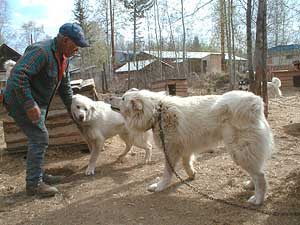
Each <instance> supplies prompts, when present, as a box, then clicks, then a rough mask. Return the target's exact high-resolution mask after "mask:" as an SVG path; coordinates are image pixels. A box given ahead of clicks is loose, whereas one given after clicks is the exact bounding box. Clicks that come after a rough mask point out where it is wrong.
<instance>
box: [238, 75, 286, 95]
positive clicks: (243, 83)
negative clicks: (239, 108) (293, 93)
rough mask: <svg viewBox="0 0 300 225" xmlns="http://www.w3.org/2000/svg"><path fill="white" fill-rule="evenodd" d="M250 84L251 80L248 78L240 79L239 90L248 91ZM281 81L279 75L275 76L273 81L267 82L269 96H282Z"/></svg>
mask: <svg viewBox="0 0 300 225" xmlns="http://www.w3.org/2000/svg"><path fill="white" fill-rule="evenodd" d="M249 86H250V80H249V79H248V78H245V79H242V80H240V81H239V90H242V91H248V90H249ZM280 87H281V81H280V79H279V78H277V77H273V78H272V81H271V82H270V81H268V82H267V89H268V96H269V97H270V98H275V97H281V96H282V93H281V90H280Z"/></svg>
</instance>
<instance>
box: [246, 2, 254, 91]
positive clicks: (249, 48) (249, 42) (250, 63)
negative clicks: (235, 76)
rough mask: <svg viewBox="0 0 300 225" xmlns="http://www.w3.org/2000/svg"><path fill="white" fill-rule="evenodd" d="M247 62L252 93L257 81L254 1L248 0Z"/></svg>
mask: <svg viewBox="0 0 300 225" xmlns="http://www.w3.org/2000/svg"><path fill="white" fill-rule="evenodd" d="M246 17H247V18H246V19H247V22H246V23H247V60H248V76H249V80H250V91H252V92H255V81H254V72H253V60H252V59H253V58H252V0H247V15H246Z"/></svg>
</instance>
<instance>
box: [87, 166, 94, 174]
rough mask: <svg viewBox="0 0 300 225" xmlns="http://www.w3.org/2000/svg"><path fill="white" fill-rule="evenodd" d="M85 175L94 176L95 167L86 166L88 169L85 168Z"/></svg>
mask: <svg viewBox="0 0 300 225" xmlns="http://www.w3.org/2000/svg"><path fill="white" fill-rule="evenodd" d="M85 175H87V176H90V175H95V167H92V166H88V168H86V171H85Z"/></svg>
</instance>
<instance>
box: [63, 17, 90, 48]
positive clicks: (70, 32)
mask: <svg viewBox="0 0 300 225" xmlns="http://www.w3.org/2000/svg"><path fill="white" fill-rule="evenodd" d="M59 33H60V34H62V35H64V36H67V37H68V38H70V39H71V40H72V41H73V42H74V43H75V44H76V45H77V46H79V47H81V48H84V47H89V43H88V42H87V40H86V39H85V37H84V33H83V30H82V28H81V27H80V26H79V25H78V24H76V23H65V24H64V25H62V26H61V27H60V28H59Z"/></svg>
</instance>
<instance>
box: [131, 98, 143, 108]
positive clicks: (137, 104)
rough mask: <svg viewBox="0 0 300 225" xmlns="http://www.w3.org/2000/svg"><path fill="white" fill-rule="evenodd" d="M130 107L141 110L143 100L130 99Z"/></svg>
mask: <svg viewBox="0 0 300 225" xmlns="http://www.w3.org/2000/svg"><path fill="white" fill-rule="evenodd" d="M131 105H132V109H134V110H138V111H141V110H142V109H143V102H142V101H141V100H140V99H134V100H131Z"/></svg>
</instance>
